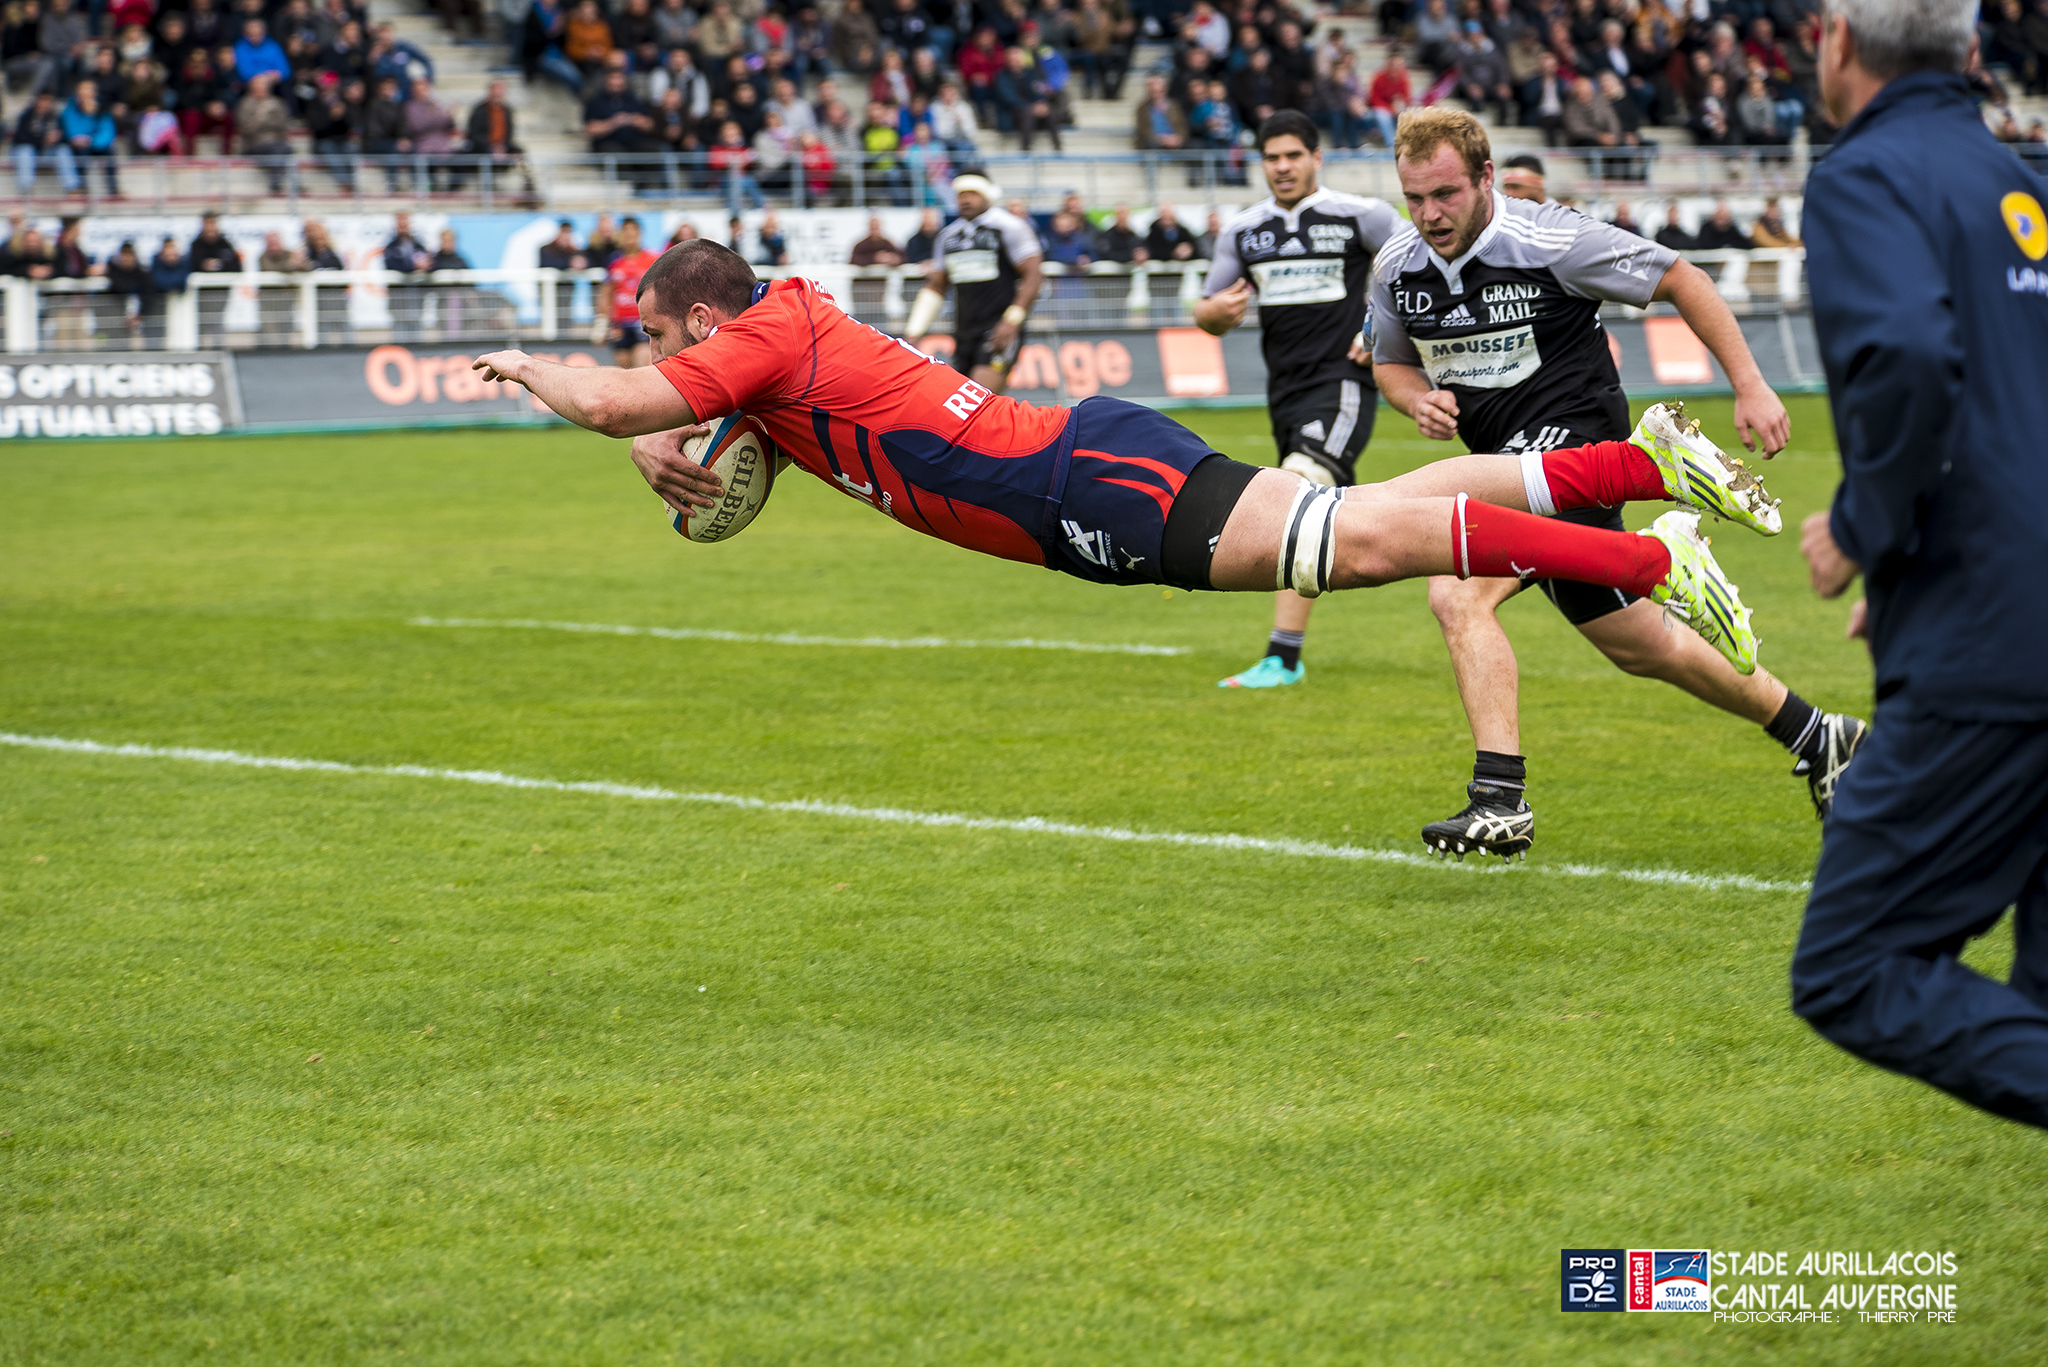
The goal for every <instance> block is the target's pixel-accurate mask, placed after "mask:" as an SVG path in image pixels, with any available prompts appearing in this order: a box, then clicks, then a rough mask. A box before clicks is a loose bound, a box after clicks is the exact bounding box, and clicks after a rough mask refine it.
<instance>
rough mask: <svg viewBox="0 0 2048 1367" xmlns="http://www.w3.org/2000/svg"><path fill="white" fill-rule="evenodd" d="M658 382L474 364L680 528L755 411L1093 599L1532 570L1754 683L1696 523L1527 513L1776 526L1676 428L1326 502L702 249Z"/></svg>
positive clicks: (678, 280) (1189, 436)
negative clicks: (726, 433) (713, 451)
mask: <svg viewBox="0 0 2048 1367" xmlns="http://www.w3.org/2000/svg"><path fill="white" fill-rule="evenodd" d="M640 317H641V322H642V325H643V326H644V327H645V328H646V329H647V335H648V337H649V338H650V340H651V341H652V343H653V347H654V354H655V357H656V361H655V364H654V365H652V366H649V367H646V368H644V369H638V370H617V369H610V368H599V367H572V366H566V365H558V364H556V363H554V362H551V361H543V360H539V359H537V358H535V357H532V356H529V355H527V354H526V353H524V352H521V351H498V352H492V353H491V354H489V355H487V356H483V357H480V358H479V359H478V360H477V362H476V368H477V369H479V370H482V371H483V372H484V373H485V374H486V376H487V377H489V378H492V379H502V380H510V381H514V382H516V383H519V384H522V385H524V386H525V387H526V388H527V389H528V390H529V391H531V392H532V393H533V394H534V395H536V396H537V397H539V398H540V399H541V401H542V402H544V403H546V404H547V405H548V407H550V408H552V409H553V410H554V411H555V412H556V413H558V414H560V415H561V416H562V417H564V418H567V419H568V420H569V421H571V422H573V423H576V424H577V425H578V426H581V427H586V428H589V429H590V430H592V431H595V432H602V433H605V434H606V435H608V436H615V437H635V438H637V440H636V441H635V442H634V443H633V461H634V463H635V464H636V465H637V466H638V467H639V468H640V471H641V473H642V474H643V475H644V476H645V477H646V479H647V482H648V483H649V484H650V485H651V486H653V488H654V489H655V491H656V492H657V493H659V494H660V495H661V496H662V498H663V499H664V501H665V502H667V503H668V505H669V506H670V507H671V508H673V509H675V510H677V511H679V512H680V511H687V510H688V509H689V508H690V507H693V506H694V507H710V506H712V504H713V502H715V500H716V499H717V497H718V495H719V494H720V492H721V489H720V483H719V479H718V476H717V475H716V474H715V473H714V472H713V471H711V470H708V469H706V468H704V467H702V466H700V465H698V464H697V463H696V462H694V461H692V460H690V459H688V458H687V457H685V456H684V455H683V454H682V453H681V446H682V443H683V441H684V440H686V439H687V438H688V437H690V436H692V435H695V434H696V433H697V432H701V431H703V430H704V429H703V428H702V427H701V426H698V425H697V424H698V420H699V419H700V418H706V417H715V416H719V415H723V414H728V413H734V412H744V413H746V414H747V415H748V416H750V417H751V418H753V419H754V420H755V421H756V422H757V423H758V424H759V425H760V426H761V427H762V428H763V429H764V430H765V431H766V432H767V433H768V435H769V436H770V437H772V438H773V439H774V441H775V442H776V444H777V445H778V446H779V447H780V448H781V453H782V454H783V455H784V456H786V457H788V458H790V459H791V460H792V461H794V462H795V463H796V464H797V465H800V466H802V467H803V468H804V469H805V470H807V471H809V472H810V473H811V474H813V475H815V476H817V477H818V478H819V479H822V480H824V481H825V482H826V483H828V484H830V485H831V486H832V487H834V488H836V489H838V490H839V491H840V492H842V493H844V494H846V495H848V496H849V497H851V498H854V499H857V500H859V501H860V502H862V503H865V504H867V505H868V506H869V507H871V508H874V509H875V510H876V511H878V512H880V513H881V514H882V515H883V516H885V517H889V518H892V519H894V520H895V521H897V522H901V523H903V524H904V525H905V526H908V527H911V528H913V529H915V530H917V531H921V532H924V533H926V534H927V535H930V536H935V537H938V538H940V539H941V540H944V541H950V542H952V543H953V544H954V545H957V546H961V547H964V548H966V549H968V550H973V551H980V552H982V553H984V554H987V555H994V556H1000V557H1003V558H1004V559H1008V560H1017V561H1021V562H1024V563H1026V564H1032V565H1043V566H1045V567H1046V568H1048V569H1056V570H1059V571H1061V572H1063V573H1065V574H1070V575H1073V576H1075V577H1076V578H1080V579H1086V580H1089V581H1091V582H1094V583H1099V584H1171V585H1175V586H1177V587H1181V588H1188V589H1223V590H1234V591H1240V592H1254V591H1263V592H1271V591H1272V590H1274V589H1276V588H1292V589H1295V590H1297V591H1299V592H1301V593H1303V594H1305V595H1309V596H1314V595H1315V594H1318V593H1321V592H1324V591H1326V590H1329V589H1344V588H1362V587H1368V586H1371V585H1376V584H1385V583H1391V582H1393V581H1394V580H1397V579H1407V578H1414V577H1417V576H1421V575H1442V574H1454V575H1457V576H1459V577H1461V578H1463V577H1465V576H1468V575H1479V576H1498V575H1507V576H1515V575H1531V576H1537V577H1558V578H1568V579H1573V580H1578V581H1583V582H1588V583H1594V584H1602V585H1607V586H1610V587H1611V588H1613V589H1619V590H1621V591H1623V592H1627V593H1633V594H1638V595H1641V596H1643V597H1647V598H1650V599H1653V600H1655V601H1656V602H1659V603H1667V604H1669V605H1670V606H1671V607H1672V609H1673V610H1674V611H1676V612H1678V613H1680V614H1682V615H1683V616H1684V618H1685V619H1686V620H1687V621H1689V622H1692V623H1693V624H1694V625H1695V626H1696V627H1697V628H1698V629H1699V630H1700V632H1701V634H1702V635H1704V636H1706V637H1707V638H1708V639H1710V640H1713V641H1715V642H1716V643H1717V644H1718V645H1719V646H1720V648H1721V649H1722V650H1724V651H1725V652H1726V653H1727V655H1728V658H1729V660H1730V661H1732V662H1733V663H1734V665H1735V667H1736V668H1739V669H1743V670H1750V669H1754V668H1755V667H1756V654H1755V642H1756V637H1755V635H1754V633H1753V632H1752V631H1751V629H1750V626H1749V613H1748V610H1747V609H1746V608H1744V607H1743V606H1742V605H1741V603H1740V602H1739V600H1738V599H1737V597H1736V594H1735V590H1734V586H1733V585H1731V584H1730V583H1729V582H1728V581H1727V578H1726V576H1725V575H1723V574H1722V572H1721V569H1720V567H1719V566H1718V565H1717V564H1715V563H1714V560H1713V557H1712V556H1711V555H1710V554H1709V552H1708V550H1707V548H1706V544H1705V543H1704V542H1703V541H1701V540H1700V538H1699V536H1698V533H1697V525H1698V517H1699V514H1698V513H1697V512H1691V511H1679V512H1672V513H1667V514H1665V515H1664V516H1663V517H1661V518H1659V519H1658V521H1657V524H1656V525H1655V526H1653V527H1651V528H1649V529H1648V530H1647V531H1645V532H1642V533H1638V534H1634V535H1631V534H1629V533H1626V532H1618V531H1611V530H1608V529H1606V528H1597V527H1581V526H1576V525H1573V524H1571V523H1566V522H1560V521H1557V520H1555V519H1551V518H1544V517H1535V516H1531V515H1530V514H1529V513H1527V512H1525V511H1520V510H1521V509H1525V508H1527V507H1528V506H1529V505H1530V504H1531V503H1535V504H1538V505H1541V506H1555V507H1559V508H1576V507H1589V506H1606V505H1609V504H1618V503H1622V502H1626V501H1629V500H1635V499H1648V500H1674V501H1681V502H1685V503H1687V504H1689V505H1690V506H1691V507H1693V508H1702V509H1707V510H1711V511H1714V512H1717V513H1719V514H1721V515H1723V516H1728V517H1732V518H1735V519H1737V520H1741V521H1744V522H1745V523H1746V524H1747V525H1749V526H1751V527H1753V528H1757V529H1762V528H1763V527H1764V522H1763V520H1762V519H1763V518H1764V517H1766V516H1767V515H1771V514H1774V512H1775V509H1774V508H1773V507H1772V506H1771V505H1770V504H1769V503H1768V500H1766V499H1764V498H1763V496H1762V489H1761V486H1753V487H1747V488H1745V487H1742V486H1741V485H1740V484H1739V476H1740V474H1741V472H1740V471H1739V470H1738V469H1737V468H1736V467H1734V466H1732V465H1730V464H1729V463H1727V461H1726V460H1725V458H1724V457H1722V456H1721V455H1720V453H1719V452H1718V451H1716V450H1715V449H1714V447H1713V445H1712V443H1710V442H1707V441H1705V440H1704V439H1699V438H1693V437H1689V436H1685V435H1683V434H1681V435H1679V436H1678V437H1676V438H1671V439H1661V438H1660V439H1654V440H1651V441H1650V444H1649V445H1648V446H1647V447H1641V448H1639V447H1637V446H1633V445H1630V444H1629V443H1627V442H1603V443H1599V444H1596V445H1590V446H1584V447H1577V448H1572V449H1568V450H1556V451H1550V452H1546V453H1543V455H1542V456H1541V457H1540V458H1536V459H1524V458H1521V457H1517V456H1512V455H1507V456H1502V455H1488V456H1463V457H1458V458H1455V459H1452V460H1446V461H1439V462H1437V463H1436V464H1435V465H1431V466H1427V467H1424V468H1423V469H1421V470H1417V471H1414V472H1412V473H1410V474H1407V475H1403V476H1402V477H1400V478H1399V479H1396V480H1392V481H1389V482H1388V483H1386V484H1380V485H1360V486H1357V487H1354V488H1351V489H1348V490H1342V489H1326V488H1322V487H1320V486H1318V485H1315V484H1311V483H1310V482H1309V481H1307V480H1305V479H1303V478H1301V476H1299V475H1296V474H1294V473H1292V472H1290V471H1286V470H1276V469H1267V468H1258V467H1254V466H1250V465H1242V464H1239V463H1238V462H1236V461H1233V460H1231V459H1229V458H1228V457H1226V456H1223V455H1221V454H1219V453H1217V452H1215V451H1212V450H1211V449H1210V448H1209V446H1208V444H1207V443H1206V442H1204V441H1202V440H1201V439H1200V438H1199V437H1197V436H1196V435H1195V434H1194V433H1192V432H1190V431H1188V429H1187V428H1185V427H1182V426H1181V425H1180V424H1179V423H1176V422H1174V421H1173V420H1172V419H1170V418H1167V417H1165V416H1163V415H1161V414H1159V413H1155V412H1154V411H1152V410H1151V409H1149V408H1143V407H1140V406H1138V405H1137V404H1132V403H1126V402H1124V401H1122V400H1120V399H1111V398H1104V397H1100V396H1098V397H1095V398H1091V399H1086V400H1084V401H1082V402H1081V403H1079V404H1076V405H1075V406H1074V407H1072V408H1036V407H1033V406H1031V405H1029V404H1025V403H1021V402H1019V401H1017V400H1015V399H1010V398H1007V397H1005V396H1003V395H1000V394H994V393H991V392H990V391H989V389H988V388H987V387H986V386H984V385H981V384H978V383H976V382H975V381H973V380H970V379H963V378H962V377H961V376H960V375H959V374H958V373H957V372H955V371H953V370H952V369H951V368H949V367H947V366H945V365H943V364H941V363H938V362H937V361H935V360H934V359H933V358H931V357H928V356H926V355H925V354H924V353H922V352H920V351H918V350H917V349H916V348H915V347H913V346H911V345H910V344H909V343H908V342H904V341H901V340H898V339H897V338H894V337H890V336H888V335H886V334H885V333H882V332H880V331H877V330H876V329H875V328H872V327H870V326H868V325H867V324H865V323H862V322H859V321H857V320H856V319H854V318H852V317H850V316H849V315H848V314H846V313H845V312H843V311H842V310H841V309H840V308H839V306H838V305H837V304H836V303H834V302H833V300H832V298H831V297H830V296H829V295H827V294H825V293H824V292H823V291H822V290H821V289H820V288H819V287H818V285H817V284H816V283H815V282H814V281H810V280H781V281H777V282H775V283H773V284H769V283H765V282H761V281H757V280H756V279H755V278H754V272H753V268H752V267H750V266H749V265H748V264H747V263H746V261H745V260H744V259H743V258H741V257H740V256H738V255H737V254H735V253H734V252H732V251H731V250H730V249H728V248H726V247H723V246H720V245H719V244H717V243H715V242H711V241H707V240H704V239H698V240H696V241H692V242H685V243H682V244H680V245H678V246H675V247H672V248H670V249H669V250H668V251H667V252H666V253H665V254H663V256H662V257H661V259H660V260H659V261H657V262H655V264H654V265H653V266H652V267H650V268H649V270H648V271H647V274H646V276H645V277H644V278H643V279H642V281H641V286H640Z"/></svg>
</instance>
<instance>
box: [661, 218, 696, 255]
mask: <svg viewBox="0 0 2048 1367" xmlns="http://www.w3.org/2000/svg"><path fill="white" fill-rule="evenodd" d="M696 240H697V225H696V224H694V223H692V222H690V220H689V219H687V218H686V219H684V220H683V221H682V222H681V223H678V224H676V230H675V231H674V232H672V233H670V234H669V235H668V245H669V247H676V246H681V245H682V244H683V243H685V242H695V241H696ZM662 250H663V251H667V250H668V248H667V247H664V248H662Z"/></svg>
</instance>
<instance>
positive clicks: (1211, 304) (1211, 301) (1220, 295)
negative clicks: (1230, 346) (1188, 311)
mask: <svg viewBox="0 0 2048 1367" xmlns="http://www.w3.org/2000/svg"><path fill="white" fill-rule="evenodd" d="M1251 301H1252V283H1251V281H1249V280H1245V279H1243V278H1239V279H1238V280H1236V281H1234V282H1232V283H1231V284H1230V286H1229V287H1228V288H1226V289H1221V290H1218V291H1217V292H1216V293H1214V294H1212V295H1210V296H1209V297H1208V298H1207V299H1204V300H1202V301H1201V302H1200V303H1198V304H1196V305H1195V326H1196V327H1198V328H1200V329H1201V330H1202V331H1204V332H1206V333H1209V334H1210V335H1211V336H1215V337H1221V336H1222V335H1223V334H1224V333H1226V332H1228V331H1230V330H1231V329H1232V328H1234V327H1236V326H1237V325H1238V324H1239V323H1242V322H1243V321H1244V315H1245V310H1246V308H1247V307H1248V306H1249V305H1250V304H1251Z"/></svg>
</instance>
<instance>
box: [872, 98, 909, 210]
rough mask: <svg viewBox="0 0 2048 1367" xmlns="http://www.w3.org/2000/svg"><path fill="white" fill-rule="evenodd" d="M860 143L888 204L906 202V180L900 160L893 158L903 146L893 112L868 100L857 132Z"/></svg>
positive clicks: (907, 185)
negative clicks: (860, 126)
mask: <svg viewBox="0 0 2048 1367" xmlns="http://www.w3.org/2000/svg"><path fill="white" fill-rule="evenodd" d="M860 142H861V150H862V152H863V153H865V155H866V157H867V163H868V167H869V171H870V174H871V175H872V176H873V177H874V179H875V180H876V181H877V182H878V183H879V184H880V185H881V187H882V194H883V195H884V197H886V198H887V199H888V200H889V201H890V202H891V203H903V202H904V201H905V200H907V199H908V198H909V189H910V186H909V180H908V177H906V176H905V175H904V173H903V163H902V161H901V160H900V159H899V158H898V157H897V155H896V154H897V152H898V151H899V150H900V149H901V148H902V146H903V135H902V133H901V132H899V131H898V127H897V118H896V112H895V111H894V110H892V109H891V108H889V106H887V105H885V104H879V103H876V102H874V101H870V102H869V103H868V121H867V125H866V126H865V127H863V128H862V129H861V131H860Z"/></svg>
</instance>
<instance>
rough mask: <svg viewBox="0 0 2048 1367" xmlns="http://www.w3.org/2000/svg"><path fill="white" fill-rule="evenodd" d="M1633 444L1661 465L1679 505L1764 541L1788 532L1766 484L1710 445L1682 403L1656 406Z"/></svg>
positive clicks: (1632, 437) (1632, 435) (1638, 427)
mask: <svg viewBox="0 0 2048 1367" xmlns="http://www.w3.org/2000/svg"><path fill="white" fill-rule="evenodd" d="M1628 444H1629V445H1630V446H1633V447H1635V448H1636V449H1637V450H1638V451H1641V452H1642V453H1643V454H1644V455H1646V456H1648V457H1649V458H1650V459H1651V461H1653V462H1654V463H1655V464H1656V466H1657V469H1658V472H1659V473H1661V474H1662V475H1663V476H1664V492H1665V493H1667V494H1669V495H1671V499H1672V501H1673V502H1674V503H1682V504H1684V505H1685V506H1686V507H1688V508H1697V509H1699V510H1700V511H1701V512H1703V513H1712V514H1713V515H1714V516H1715V517H1718V518H1723V519H1725V520H1727V521H1729V522H1737V523H1740V524H1741V525H1743V526H1745V527H1747V528H1749V529H1750V530H1751V531H1753V532H1761V533H1763V534H1764V535H1765V536H1776V535H1777V534H1778V533H1779V532H1781V531H1783V530H1784V529H1785V523H1784V519H1783V518H1782V517H1780V516H1779V513H1778V503H1779V500H1778V499H1775V498H1772V497H1771V496H1770V494H1769V493H1768V492H1767V491H1766V490H1765V489H1764V486H1763V481H1762V480H1760V479H1758V478H1757V477H1756V473H1755V472H1754V471H1753V470H1751V469H1750V468H1749V467H1748V466H1747V465H1745V464H1743V462H1742V459H1741V458H1740V457H1739V456H1731V455H1729V454H1727V453H1726V452H1724V451H1723V450H1722V449H1721V448H1720V447H1718V446H1716V445H1714V443H1713V442H1711V441H1709V440H1707V438H1706V436H1705V434H1704V433H1702V432H1701V431H1700V425H1699V423H1698V421H1697V420H1695V419H1692V418H1688V417H1686V416H1685V405H1684V404H1683V403H1653V404H1651V405H1650V406H1649V407H1648V408H1647V409H1645V410H1644V411H1643V417H1642V421H1641V422H1638V423H1637V424H1636V430H1635V431H1633V432H1631V433H1629V434H1628Z"/></svg>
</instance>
